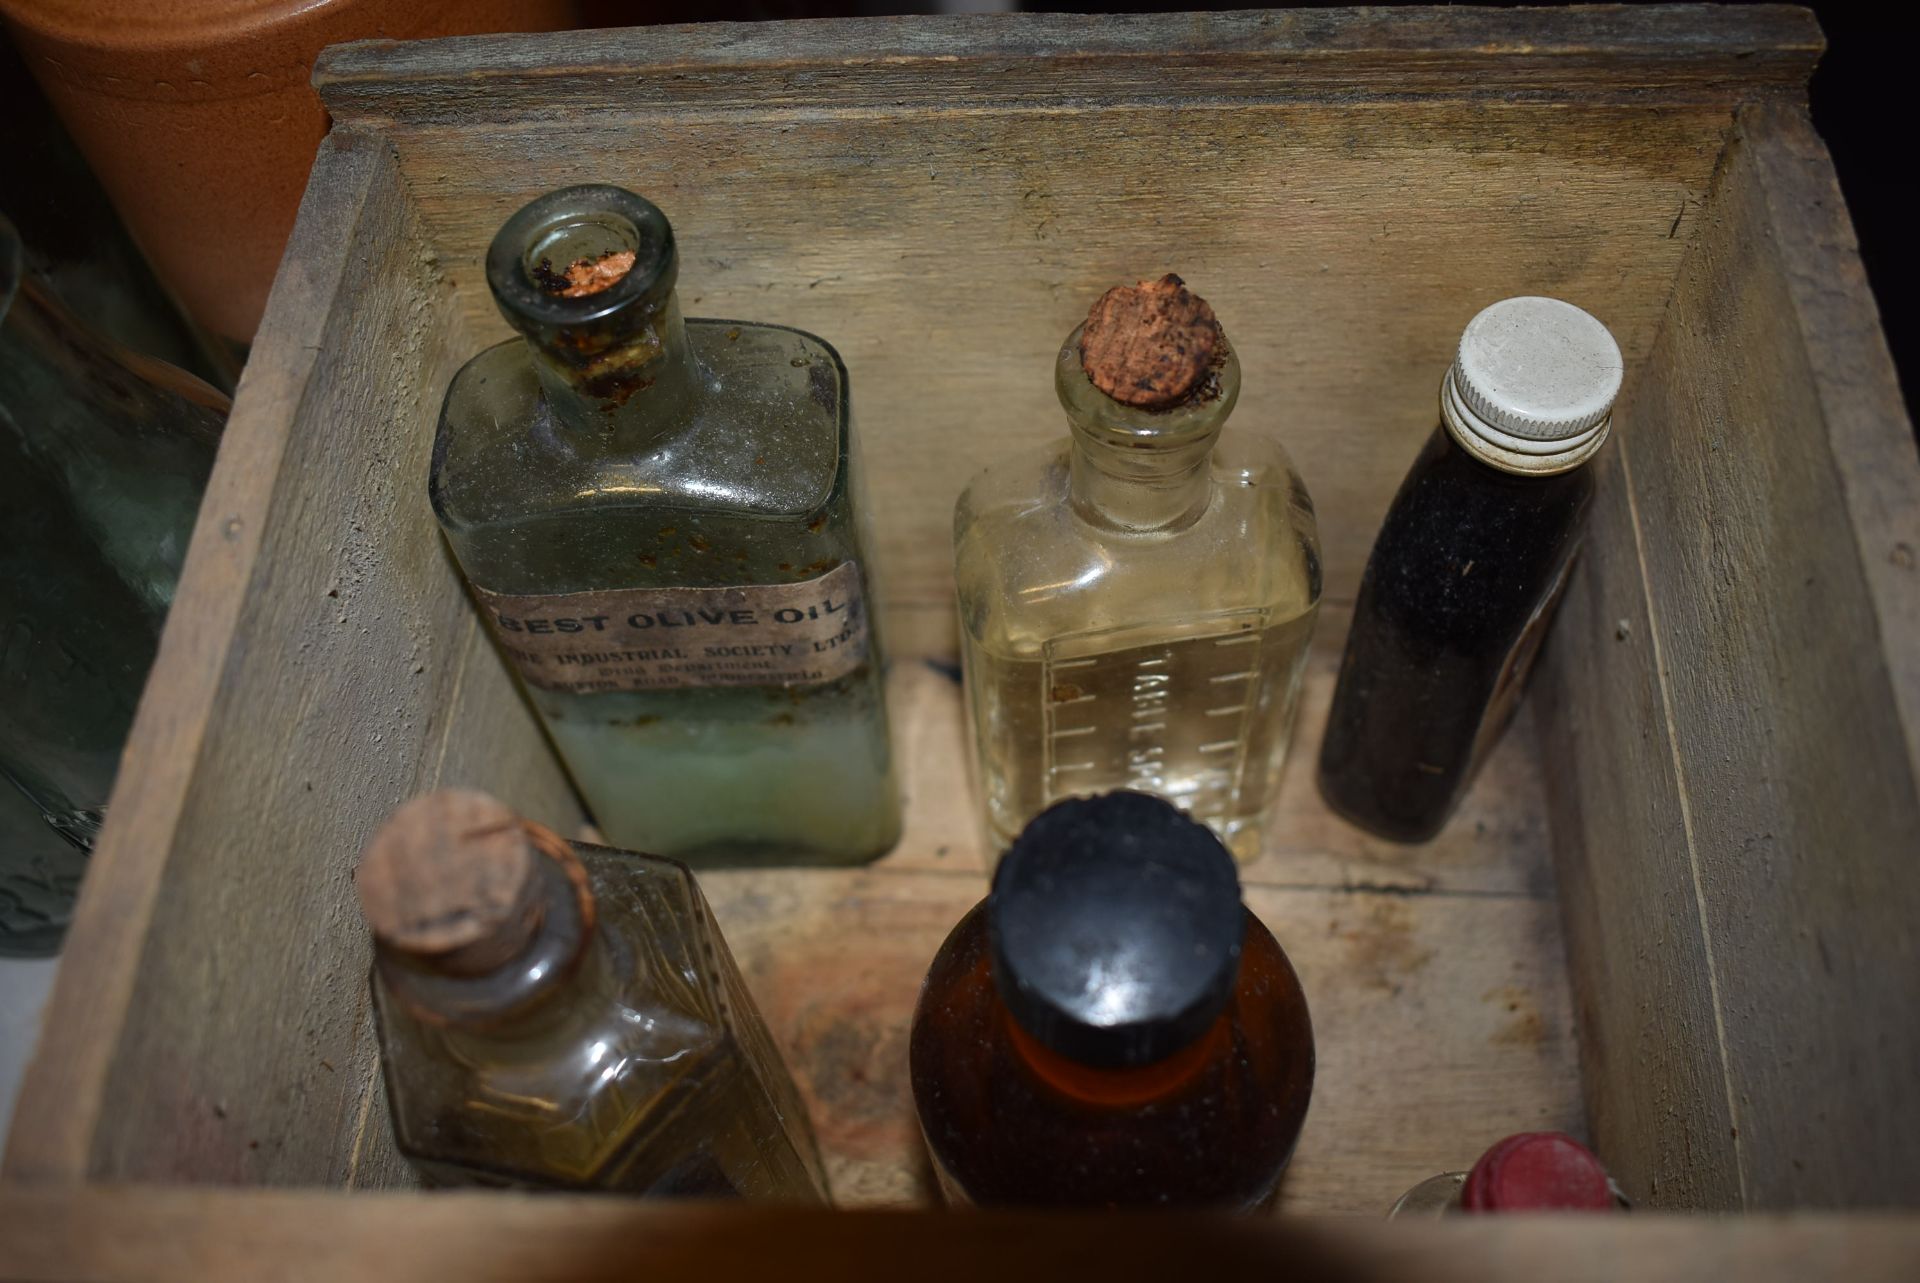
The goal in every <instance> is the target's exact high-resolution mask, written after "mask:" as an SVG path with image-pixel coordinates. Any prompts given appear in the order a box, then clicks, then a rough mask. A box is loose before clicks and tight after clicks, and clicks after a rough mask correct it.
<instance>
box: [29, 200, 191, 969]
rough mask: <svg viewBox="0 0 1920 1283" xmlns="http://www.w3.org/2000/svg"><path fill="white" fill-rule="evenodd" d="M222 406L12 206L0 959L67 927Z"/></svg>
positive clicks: (45, 942) (48, 943)
mask: <svg viewBox="0 0 1920 1283" xmlns="http://www.w3.org/2000/svg"><path fill="white" fill-rule="evenodd" d="M225 408H226V400H225V397H224V396H222V395H221V394H220V393H219V392H217V391H215V390H214V389H212V388H209V387H207V386H206V385H205V384H202V383H200V382H199V381H198V380H197V379H194V378H193V377H192V376H190V375H187V374H185V373H183V372H181V371H179V370H175V369H173V368H172V367H171V366H166V365H163V364H162V363H160V362H157V361H152V360H148V359H145V358H141V357H139V356H137V355H136V354H134V353H131V352H128V351H126V350H125V349H123V348H121V347H119V346H118V345H117V344H115V343H114V342H113V341H112V340H110V339H107V338H105V337H104V336H102V335H101V334H99V333H98V332H97V331H95V330H94V329H93V328H92V327H91V326H89V325H87V324H85V323H84V322H82V321H81V320H79V319H78V318H77V317H75V316H74V315H73V314H72V313H71V312H70V311H69V310H68V309H67V308H66V307H65V306H64V305H63V304H62V303H61V301H60V300H59V299H58V298H57V297H55V295H54V294H53V292H52V290H51V289H50V288H48V286H47V285H46V282H45V281H44V280H42V279H40V278H38V277H36V276H35V275H33V274H31V273H30V272H28V271H27V270H26V257H25V253H24V247H23V246H22V245H21V243H20V240H19V238H18V237H17V235H16V234H15V232H14V230H13V227H12V225H11V224H10V223H8V221H7V220H6V218H5V217H4V216H0V791H4V792H5V793H6V794H7V797H6V801H5V805H4V806H0V953H21V954H26V953H50V952H52V951H54V950H55V949H56V948H57V947H58V945H59V941H60V938H61V936H62V934H63V933H64V931H65V927H66V923H67V921H68V919H69V917H70V916H71V913H72V907H73V899H74V895H75V893H76V892H77V890H78V887H79V883H80V878H81V874H82V872H83V870H84V867H85V854H86V852H87V850H88V849H89V848H91V846H92V845H93V841H94V838H95V837H96V836H97V835H98V833H99V831H100V825H101V823H102V822H103V818H104V814H105V810H106V804H107V796H108V794H109V793H110V792H111V790H112V787H113V780H114V775H115V772H116V771H117V769H118V767H119V761H120V750H121V746H122V745H123V744H124V742H125V740H126V735H127V730H128V728H129V727H130V726H131V725H132V722H133V713H134V708H135V707H136V705H137V704H138V702H139V698H140V690H141V687H142V686H143V685H144V684H145V681H146V676H147V669H148V668H149V667H150V666H151V665H152V663H153V657H154V653H155V650H156V649H157V647H158V645H159V639H160V628H161V624H162V622H163V621H164V619H165V617H166V611H167V606H168V604H169V602H170V601H171V600H172V597H173V589H174V584H175V581H176V579H177V578H178V576H179V572H180V567H181V564H182V562H183V561H184V559H185V557H186V551H187V542H188V538H189V536H190V534H191V532H192V529H193V522H194V517H195V513H196V511H197V509H198V507H199V503H200V494H201V491H202V489H203V488H204V487H205V485H206V481H207V476H208V474H209V473H210V472H211V470H212V466H213V456H214V452H215V449H216V448H217V446H218V443H219V437H220V429H221V426H222V423H223V421H224V416H225ZM35 816H37V817H38V819H37V820H36V819H35V818H34V817H35ZM35 824H38V825H39V826H40V828H39V829H35V828H34V827H33V826H34V825H35ZM48 828H50V829H51V831H52V832H53V833H56V834H58V835H59V839H60V841H59V842H58V843H56V842H53V841H49V839H48V832H47V831H46V830H47V829H48Z"/></svg>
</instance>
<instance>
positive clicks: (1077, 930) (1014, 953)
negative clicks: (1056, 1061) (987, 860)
mask: <svg viewBox="0 0 1920 1283" xmlns="http://www.w3.org/2000/svg"><path fill="white" fill-rule="evenodd" d="M1244 913H1245V910H1244V909H1242V907H1241V904H1240V877H1239V874H1238V872H1237V871H1236V870H1235V868H1234V864H1233V857H1232V856H1231V855H1229V854H1228V853H1227V848H1226V847H1225V846H1223V845H1221V843H1220V839H1219V838H1217V837H1215V836H1214V835H1213V831H1212V830H1211V829H1209V828H1207V826H1206V825H1204V824H1200V823H1198V822H1196V821H1194V820H1192V819H1189V818H1188V817H1187V816H1186V814H1185V813H1183V812H1181V811H1180V810H1178V809H1177V808H1175V807H1174V806H1172V805H1171V804H1170V803H1168V802H1165V801H1163V800H1161V799H1160V798H1157V797H1152V796H1150V795H1148V794H1146V793H1130V792H1122V793H1108V794H1106V795H1104V796H1102V797H1091V798H1075V799H1071V800H1069V801H1065V802H1060V803H1057V804H1055V805H1053V806H1051V807H1048V808H1047V809H1046V810H1045V811H1042V812H1041V813H1040V814H1039V815H1037V816H1035V817H1034V818H1033V821H1032V822H1031V823H1030V824H1028V825H1027V827H1026V828H1025V829H1024V830H1023V831H1022V832H1021V834H1020V836H1019V837H1018V838H1016V839H1015V840H1014V843H1013V846H1012V848H1011V849H1010V850H1009V851H1008V852H1007V854H1006V858H1005V859H1003V860H1001V862H1000V869H999V872H997V873H996V874H995V875H994V879H993V894H992V895H991V896H989V897H988V900H987V933H988V935H989V937H990V938H991V940H992V945H993V978H994V984H995V986H996V988H998V990H999V993H1000V998H1001V1001H1003V1002H1005V1003H1006V1004H1007V1009H1008V1010H1009V1011H1011V1012H1012V1013H1013V1018H1014V1019H1015V1020H1016V1021H1018V1022H1019V1024H1020V1027H1021V1028H1022V1029H1024V1030H1025V1031H1026V1032H1027V1033H1028V1034H1030V1035H1032V1036H1033V1038H1034V1039H1035V1040H1036V1041H1038V1042H1039V1043H1040V1044H1041V1045H1043V1046H1045V1047H1047V1048H1048V1049H1050V1050H1052V1051H1055V1052H1058V1053H1059V1054H1060V1055H1062V1056H1065V1057H1067V1058H1068V1059H1069V1060H1074V1061H1078V1062H1079V1063H1081V1064H1084V1065H1091V1066H1094V1067H1096V1068H1102V1069H1120V1068H1127V1067H1131V1066H1136V1065H1146V1064H1151V1063H1152V1062H1154V1061H1156V1060H1161V1059H1164V1058H1165V1057H1167V1056H1170V1055H1172V1054H1173V1053H1174V1052H1176V1051H1178V1050H1180V1049H1181V1048H1182V1047H1185V1046H1187V1045H1188V1044H1189V1043H1191V1042H1193V1040H1194V1039H1196V1038H1198V1037H1199V1036H1200V1035H1201V1034H1203V1033H1205V1032H1206V1031H1207V1029H1208V1027H1209V1026H1211V1025H1212V1024H1213V1022H1214V1021H1215V1020H1216V1019H1217V1018H1218V1017H1219V1015H1220V1013H1221V1011H1223V1010H1224V1009H1225V1008H1226V1005H1227V1001H1228V999H1229V998H1231V997H1232V995H1233V987H1234V984H1235V982H1236V980H1237V979H1238V976H1239V971H1240V942H1241V938H1242V935H1243V933H1244V932H1245V930H1246V927H1245V922H1244Z"/></svg>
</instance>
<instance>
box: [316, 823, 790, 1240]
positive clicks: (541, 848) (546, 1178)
mask: <svg viewBox="0 0 1920 1283" xmlns="http://www.w3.org/2000/svg"><path fill="white" fill-rule="evenodd" d="M354 878H355V882H356V884H357V889H358V891H359V895H360V902H361V907H362V910H363V912H364V914H365V916H366V918H367V921H368V923H369V925H370V926H371V928H372V930H373V935H374V945H375V961H374V968H373V995H374V1006H375V1013H376V1022H375V1027H376V1029H377V1030H378V1032H379V1037H380V1054H381V1065H382V1068H383V1069H384V1071H385V1076H386V1084H387V1099H388V1103H389V1107H390V1112H391V1114H392V1117H393V1130H394V1139H395V1140H396V1142H397V1143H398V1146H399V1149H400V1151H401V1153H403V1154H404V1155H406V1157H407V1158H408V1160H409V1161H411V1162H412V1163H413V1165H414V1166H415V1168H416V1169H417V1170H418V1171H419V1172H420V1173H421V1175H422V1177H423V1178H424V1179H425V1180H426V1181H427V1183H429V1184H432V1185H493V1186H515V1187H526V1188H548V1189H571V1190H613V1191H621V1192H626V1193H634V1194H648V1195H654V1196H683V1197H694V1196H699V1197H742V1198H768V1199H780V1200H788V1201H798V1202H816V1203H817V1202H824V1201H826V1182H825V1177H824V1173H823V1171H822V1168H821V1164H820V1157H819V1152H818V1149H817V1147H816V1146H815V1143H814V1138H813V1130H812V1128H811V1126H810V1125H809V1124H808V1121H807V1114H806V1108H805V1106H804V1104H803V1103H802V1101H801V1097H800V1093H799V1091H798V1089H797V1088H796V1087H795V1086H794V1083H793V1080H792V1078H791V1077H790V1076H789V1075H788V1073H787V1070H786V1067H785V1066H784V1065H783V1064H782V1063H781V1059H780V1054H779V1052H778V1050H777V1049H776V1048H775V1046H774V1043H773V1039H772V1036H771V1035H770V1034H769V1033H768V1032H767V1028H766V1025H765V1023H764V1022H763V1021H762V1020H761V1017H760V1012H759V1010H758V1008H757V1007H755V1005H754V1002H753V999H752V997H751V995H749V994H748V992H747V988H746V984H745V982H744V981H743V980H742V979H741V976H740V971H739V968H738V967H736V966H735V965H734V961H733V956H732V954H731V953H730V952H728V949H727V945H726V941H725V940H724V939H723V938H722V937H721V935H720V931H719V928H718V927H717V926H716V925H715V924H714V920H713V914H712V912H711V911H710V910H709V909H708V907H707V902H706V898H705V897H704V896H703V895H701V893H700V888H699V886H698V885H697V884H696V883H695V882H694V880H693V876H692V874H690V873H689V872H688V871H687V869H686V867H685V866H684V865H680V864H676V863H674V862H673V861H671V860H662V859H657V858H654V857H651V856H644V855H634V854H631V853H628V852H624V851H613V850H609V849H606V848H604V847H593V846H587V845H584V844H581V843H573V842H567V841H564V840H562V839H561V838H559V837H558V836H556V835H555V834H553V833H552V832H550V831H549V830H547V829H544V828H541V827H540V826H538V825H535V824H530V823H528V822H526V821H523V820H521V819H520V818H519V817H518V816H516V815H514V813H513V812H512V811H510V810H508V809H507V808H506V807H505V806H503V805H501V804H500V803H499V802H497V801H495V800H494V799H493V798H491V797H488V796H487V795H486V794H483V793H475V792H471V791H465V790H443V791H441V792H437V793H430V794H427V795H426V796H424V797H421V798H417V799H415V800H414V801H412V802H409V803H407V804H406V805H405V806H403V807H401V808H400V809H399V810H398V811H396V812H395V813H394V815H393V817H392V818H391V819H389V820H388V821H387V823H386V825H385V826H384V827H383V828H382V829H381V830H380V831H379V832H378V833H376V834H375V835H374V838H373V840H372V841H371V842H370V843H368V846H367V850H366V852H365V854H364V855H363V856H362V858H361V861H360V866H359V868H358V869H357V870H356V871H355V875H354Z"/></svg>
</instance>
